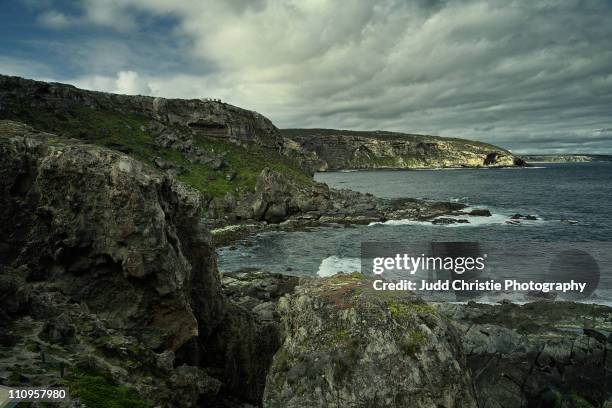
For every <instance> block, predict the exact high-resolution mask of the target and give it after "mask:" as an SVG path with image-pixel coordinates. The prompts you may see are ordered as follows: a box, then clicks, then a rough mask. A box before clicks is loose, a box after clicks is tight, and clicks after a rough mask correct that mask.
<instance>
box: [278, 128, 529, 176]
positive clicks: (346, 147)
mask: <svg viewBox="0 0 612 408" xmlns="http://www.w3.org/2000/svg"><path fill="white" fill-rule="evenodd" d="M281 134H282V135H283V136H284V137H285V139H286V141H285V146H286V147H287V148H288V149H292V150H294V151H296V152H299V153H300V154H301V155H302V156H303V157H304V158H305V159H304V160H305V162H306V163H307V164H308V165H310V166H311V167H313V168H314V169H316V170H317V171H327V170H339V169H380V168H400V169H401V168H421V167H423V168H428V167H497V166H516V165H519V166H520V165H524V164H525V163H524V161H523V160H522V159H520V158H519V157H517V156H514V155H513V154H512V153H510V152H509V151H507V150H505V149H502V148H500V147H497V146H493V145H489V144H486V143H480V142H473V141H469V140H463V139H452V138H443V137H436V136H426V135H411V134H402V133H391V132H380V131H377V132H356V131H346V130H332V129H285V130H282V131H281Z"/></svg>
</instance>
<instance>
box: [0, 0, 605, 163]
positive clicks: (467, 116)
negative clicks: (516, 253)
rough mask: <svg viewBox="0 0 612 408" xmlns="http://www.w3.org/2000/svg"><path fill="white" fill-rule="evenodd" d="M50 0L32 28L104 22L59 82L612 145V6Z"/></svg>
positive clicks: (301, 119) (367, 125)
mask: <svg viewBox="0 0 612 408" xmlns="http://www.w3.org/2000/svg"><path fill="white" fill-rule="evenodd" d="M30 3H36V2H32V1H30ZM41 4H42V5H41ZM41 4H39V5H38V7H37V6H36V5H35V4H34V5H33V4H30V5H29V7H30V9H31V10H34V12H33V13H34V14H33V19H35V20H36V21H37V22H38V24H39V26H42V27H46V29H48V30H53V31H54V32H55V33H60V32H68V33H69V32H79V30H82V29H83V27H84V26H86V27H95V30H96V36H95V37H93V38H92V37H87V38H86V39H85V38H84V36H75V37H74V38H72V39H66V38H63V39H58V40H57V41H63V43H64V44H66V48H65V49H66V50H71V55H73V61H71V63H72V64H74V65H75V66H77V67H79V68H80V71H79V74H78V75H74V74H66V73H64V75H63V76H62V72H61V70H60V71H56V72H58V74H57V75H56V78H55V79H64V80H70V81H71V82H73V83H76V84H79V85H82V86H86V87H90V88H98V89H104V90H109V91H118V92H144V93H151V94H155V95H163V96H171V97H206V96H211V97H221V98H223V99H224V100H228V101H229V102H232V103H234V104H237V105H240V106H244V107H247V108H249V109H254V110H258V111H260V112H261V113H263V114H265V115H267V116H269V117H270V118H271V119H272V120H273V121H274V122H275V123H276V124H277V125H279V126H282V127H306V126H309V127H331V128H352V129H385V130H396V131H405V132H413V133H427V134H441V135H445V136H457V137H467V138H474V139H478V140H483V141H487V142H492V143H498V144H501V145H504V146H507V147H510V148H512V149H515V150H517V151H533V152H538V151H551V152H559V151H581V152H589V151H591V152H598V153H606V152H607V153H611V152H612V141H611V140H610V139H611V138H612V134H611V133H610V132H609V129H611V128H612V122H611V120H610V112H612V46H611V45H610V38H612V3H610V2H608V1H603V0H602V1H597V0H594V1H572V0H569V1H527V0H525V1H507V0H503V1H502V0H498V1H497V0H491V1H483V0H475V1H469V0H464V1H440V0H419V1H414V2H406V1H404V0H397V1H394V0H380V1H374V2H373V1H369V0H347V1H342V2H339V1H331V0H330V1H324V0H300V1H298V0H258V1H245V0H231V1H228V2H221V1H195V0H185V1H181V2H168V1H165V0H147V1H145V0H112V1H111V0H107V1H100V0H98V1H93V0H84V1H82V2H81V3H80V6H77V7H75V6H74V3H71V4H70V6H66V5H65V3H62V2H53V1H47V2H44V3H41ZM94 43H95V44H94ZM113 44H117V46H116V47H114V46H113ZM109 45H110V46H109ZM20 58H23V56H20ZM66 58H67V60H68V61H69V62H70V57H69V56H68V57H66ZM33 59H35V57H33ZM10 62H11V61H10V60H7V61H4V62H3V60H2V59H0V65H2V64H4V65H5V66H11V67H12V68H13V69H14V66H15V64H14V63H13V65H10ZM39 62H40V61H39ZM0 68H1V66H0Z"/></svg>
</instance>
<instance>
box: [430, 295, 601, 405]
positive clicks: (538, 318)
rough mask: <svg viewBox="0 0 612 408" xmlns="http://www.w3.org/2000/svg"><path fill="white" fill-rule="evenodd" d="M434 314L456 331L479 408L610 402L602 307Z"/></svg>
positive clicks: (474, 307) (443, 308)
mask: <svg viewBox="0 0 612 408" xmlns="http://www.w3.org/2000/svg"><path fill="white" fill-rule="evenodd" d="M437 308H438V309H439V311H440V313H441V314H443V315H444V316H447V317H448V318H450V319H452V320H453V321H454V322H456V324H457V325H458V327H459V330H460V333H461V339H462V343H463V348H464V350H465V352H466V355H467V363H468V364H467V365H468V367H469V369H470V371H471V372H472V378H473V381H474V390H475V392H476V395H477V398H478V402H479V405H478V406H479V407H482V408H501V407H505V408H511V407H517V408H519V407H526V406H529V407H532V406H534V407H599V406H608V405H605V404H606V403H607V404H610V403H611V402H612V341H611V340H612V339H611V338H610V333H611V331H612V309H610V308H609V307H606V306H599V305H588V304H580V303H573V302H547V301H540V302H534V303H528V304H526V305H523V306H521V305H516V304H512V303H505V304H501V305H485V304H476V303H470V304H468V305H453V304H440V305H438V306H437ZM606 401H607V402H606Z"/></svg>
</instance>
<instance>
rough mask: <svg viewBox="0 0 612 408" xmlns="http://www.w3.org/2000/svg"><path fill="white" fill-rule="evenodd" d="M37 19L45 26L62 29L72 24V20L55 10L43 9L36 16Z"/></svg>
mask: <svg viewBox="0 0 612 408" xmlns="http://www.w3.org/2000/svg"><path fill="white" fill-rule="evenodd" d="M38 21H39V22H40V23H41V24H42V25H43V26H45V27H48V28H54V29H62V28H67V27H69V26H71V25H73V24H74V21H73V20H72V19H70V18H69V17H68V16H66V15H65V14H63V13H60V12H58V11H55V10H49V11H45V12H44V13H42V14H40V15H39V16H38Z"/></svg>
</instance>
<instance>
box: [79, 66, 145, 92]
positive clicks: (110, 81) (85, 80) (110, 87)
mask: <svg viewBox="0 0 612 408" xmlns="http://www.w3.org/2000/svg"><path fill="white" fill-rule="evenodd" d="M70 82H71V83H72V84H73V85H75V86H77V87H79V88H84V89H91V90H97V91H104V92H112V93H119V94H125V95H151V94H152V90H151V87H150V86H149V83H148V81H147V79H145V78H142V77H141V76H140V75H139V74H138V73H137V72H134V71H119V72H118V73H117V75H116V76H115V77H109V76H102V75H93V76H89V75H87V76H83V77H80V78H77V79H74V80H72V81H70Z"/></svg>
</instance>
